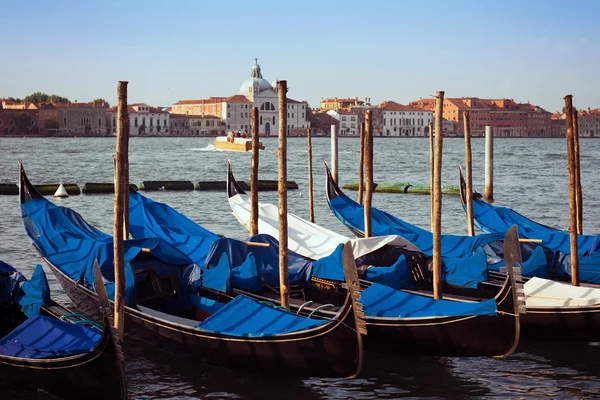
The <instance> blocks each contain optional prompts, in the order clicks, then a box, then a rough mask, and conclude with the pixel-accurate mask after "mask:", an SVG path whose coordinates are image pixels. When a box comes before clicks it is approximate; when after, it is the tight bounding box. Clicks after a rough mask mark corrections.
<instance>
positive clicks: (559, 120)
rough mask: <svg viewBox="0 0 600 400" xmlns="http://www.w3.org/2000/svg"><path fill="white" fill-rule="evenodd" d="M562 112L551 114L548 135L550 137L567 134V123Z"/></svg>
mask: <svg viewBox="0 0 600 400" xmlns="http://www.w3.org/2000/svg"><path fill="white" fill-rule="evenodd" d="M566 122H567V121H566V120H565V119H564V117H563V114H562V113H554V114H552V119H551V120H550V136H552V137H565V136H566V134H567V124H566Z"/></svg>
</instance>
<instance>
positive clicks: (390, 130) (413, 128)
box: [379, 101, 433, 136]
mask: <svg viewBox="0 0 600 400" xmlns="http://www.w3.org/2000/svg"><path fill="white" fill-rule="evenodd" d="M379 108H380V109H381V113H382V118H383V127H382V136H427V135H428V134H429V127H428V124H429V122H431V121H433V111H431V110H428V109H425V108H417V107H410V106H405V105H402V104H399V103H396V102H394V101H385V102H383V103H381V104H380V105H379Z"/></svg>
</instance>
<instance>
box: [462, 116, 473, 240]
mask: <svg viewBox="0 0 600 400" xmlns="http://www.w3.org/2000/svg"><path fill="white" fill-rule="evenodd" d="M463 120H464V123H465V168H466V170H465V183H466V193H465V200H466V203H467V204H466V205H467V233H468V234H469V236H475V226H474V224H473V158H472V156H471V126H470V121H469V111H465V112H463Z"/></svg>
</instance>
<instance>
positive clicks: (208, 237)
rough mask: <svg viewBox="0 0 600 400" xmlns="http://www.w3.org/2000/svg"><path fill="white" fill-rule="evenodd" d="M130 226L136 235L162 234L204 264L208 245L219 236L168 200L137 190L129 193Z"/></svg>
mask: <svg viewBox="0 0 600 400" xmlns="http://www.w3.org/2000/svg"><path fill="white" fill-rule="evenodd" d="M129 230H130V232H131V234H132V235H133V236H134V237H136V238H147V237H159V238H161V239H163V240H166V241H167V242H169V243H170V244H171V245H173V246H174V247H176V248H177V249H178V250H179V251H181V252H182V253H184V254H185V255H187V256H188V257H189V258H190V259H191V260H193V261H194V262H195V263H197V264H198V265H204V261H205V258H206V255H207V253H208V249H209V248H210V246H211V245H212V243H213V242H214V241H215V240H217V239H219V236H217V235H215V234H214V233H212V232H210V231H208V230H206V229H204V228H203V227H201V226H200V225H198V224H196V223H195V222H194V221H192V220H190V219H189V218H187V217H185V216H184V215H182V214H181V213H179V212H177V211H175V210H174V209H173V208H171V207H169V206H168V205H166V204H163V203H159V202H156V201H154V200H151V199H149V198H147V197H145V196H143V195H141V194H139V193H137V192H133V193H130V194H129Z"/></svg>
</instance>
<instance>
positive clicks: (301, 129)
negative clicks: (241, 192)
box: [171, 62, 310, 135]
mask: <svg viewBox="0 0 600 400" xmlns="http://www.w3.org/2000/svg"><path fill="white" fill-rule="evenodd" d="M277 102H278V98H277V85H276V83H273V84H270V83H269V82H268V81H267V80H266V79H264V78H263V76H262V72H261V69H260V65H258V63H257V62H255V64H254V65H253V66H252V71H251V72H250V77H249V78H248V79H247V80H246V81H244V83H242V85H241V87H240V94H237V95H234V96H229V97H210V98H208V99H202V100H180V101H178V102H177V103H175V104H173V105H172V106H171V112H172V113H174V114H180V115H197V116H203V115H212V116H215V117H218V118H220V120H221V126H224V127H225V129H226V130H227V131H246V132H249V131H250V112H251V110H252V107H257V108H258V113H259V129H258V131H259V134H261V135H277V132H278V131H277V127H278V119H279V114H278V113H279V107H278V105H277ZM287 103H288V104H287V134H288V135H294V134H305V133H306V130H307V129H309V128H310V122H309V120H308V119H307V111H308V103H307V102H305V101H304V102H301V101H296V100H293V99H290V98H288V99H287Z"/></svg>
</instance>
